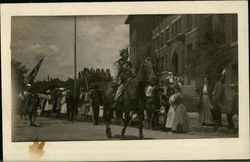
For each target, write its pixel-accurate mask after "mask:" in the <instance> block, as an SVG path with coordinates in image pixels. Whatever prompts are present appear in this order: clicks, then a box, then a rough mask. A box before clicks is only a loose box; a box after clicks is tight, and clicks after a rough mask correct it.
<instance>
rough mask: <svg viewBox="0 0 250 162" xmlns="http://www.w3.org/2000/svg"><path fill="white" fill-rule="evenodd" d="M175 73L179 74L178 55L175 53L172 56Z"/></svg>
mask: <svg viewBox="0 0 250 162" xmlns="http://www.w3.org/2000/svg"><path fill="white" fill-rule="evenodd" d="M172 66H173V72H174V73H178V54H177V53H176V52H175V53H174V54H173V56H172Z"/></svg>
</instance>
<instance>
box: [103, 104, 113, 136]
mask: <svg viewBox="0 0 250 162" xmlns="http://www.w3.org/2000/svg"><path fill="white" fill-rule="evenodd" d="M112 113H113V111H112V110H107V109H106V108H104V118H105V119H104V120H105V124H106V136H107V138H112V134H111V128H110V121H111V118H112V116H111V114H112Z"/></svg>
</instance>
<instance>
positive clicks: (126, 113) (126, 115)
mask: <svg viewBox="0 0 250 162" xmlns="http://www.w3.org/2000/svg"><path fill="white" fill-rule="evenodd" d="M124 115H125V116H124V119H123V129H122V131H121V135H122V139H125V132H126V128H127V127H128V125H129V112H125V113H124Z"/></svg>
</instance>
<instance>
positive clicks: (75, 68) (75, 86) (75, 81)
mask: <svg viewBox="0 0 250 162" xmlns="http://www.w3.org/2000/svg"><path fill="white" fill-rule="evenodd" d="M74 29H75V31H74V32H75V33H74V34H75V37H74V97H76V88H77V85H76V84H77V80H76V79H77V76H76V75H77V66H76V64H77V62H76V47H77V46H76V16H74Z"/></svg>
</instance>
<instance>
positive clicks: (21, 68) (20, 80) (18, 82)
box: [11, 60, 29, 93]
mask: <svg viewBox="0 0 250 162" xmlns="http://www.w3.org/2000/svg"><path fill="white" fill-rule="evenodd" d="M28 71H29V69H28V68H27V67H26V66H25V65H23V64H22V63H21V62H19V61H16V60H11V84H12V85H11V87H12V88H15V91H16V92H17V93H19V92H20V91H22V90H23V89H24V87H25V76H26V74H27V72H28Z"/></svg>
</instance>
